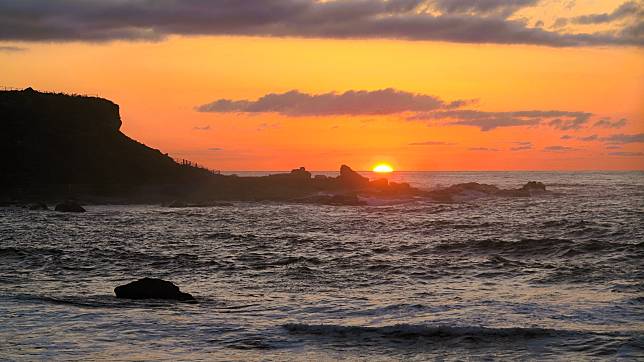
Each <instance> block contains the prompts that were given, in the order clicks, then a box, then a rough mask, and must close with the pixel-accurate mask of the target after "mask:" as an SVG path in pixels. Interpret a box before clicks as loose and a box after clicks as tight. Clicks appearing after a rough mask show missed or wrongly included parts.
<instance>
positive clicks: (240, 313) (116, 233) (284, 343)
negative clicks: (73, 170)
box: [0, 172, 644, 361]
mask: <svg viewBox="0 0 644 362" xmlns="http://www.w3.org/2000/svg"><path fill="white" fill-rule="evenodd" d="M255 174H257V173H255ZM329 174H332V173H329ZM365 175H366V176H370V177H372V176H373V175H371V174H370V173H365ZM390 178H391V180H393V181H407V182H410V183H411V184H412V185H413V186H417V187H421V188H426V189H431V188H435V187H439V186H448V185H451V184H456V183H462V182H470V181H475V182H480V183H489V184H494V185H497V186H499V187H503V188H516V187H520V186H522V185H523V184H525V183H526V182H527V181H530V180H535V181H541V182H544V183H545V184H546V185H547V187H548V190H550V191H551V192H550V193H548V194H545V195H541V196H535V197H530V198H502V197H483V198H471V199H464V200H462V201H459V202H455V203H449V204H445V203H435V202H431V201H430V200H426V199H414V200H377V199H370V200H369V203H370V205H368V206H320V205H304V204H289V203H275V202H236V203H234V205H233V206H217V207H209V208H181V209H172V208H167V207H162V206H159V205H134V206H113V205H111V206H110V205H89V206H87V209H88V212H87V213H84V214H66V213H57V212H53V211H51V212H46V211H29V210H27V209H23V208H17V207H5V208H0V360H148V359H161V360H191V361H195V360H226V361H237V360H239V361H255V360H267V361H271V360H275V361H284V360H298V361H300V360H306V361H325V360H364V361H380V360H382V361H389V360H417V361H425V360H435V359H439V360H565V361H569V360H589V359H592V360H604V359H605V360H636V359H640V360H641V359H643V358H644V307H643V302H644V293H643V292H644V270H643V266H644V262H643V260H644V173H643V172H574V173H570V172H396V173H394V174H392V175H390ZM146 276H147V277H156V278H163V279H166V280H169V281H172V282H174V283H175V284H177V285H178V286H179V287H180V288H181V290H182V291H185V292H189V293H191V294H193V295H194V296H195V297H196V298H197V299H198V301H199V303H197V304H188V303H180V302H168V301H132V300H121V299H116V298H115V296H114V292H113V290H114V287H116V286H117V285H121V284H125V283H127V282H130V281H133V280H136V279H139V278H142V277H146Z"/></svg>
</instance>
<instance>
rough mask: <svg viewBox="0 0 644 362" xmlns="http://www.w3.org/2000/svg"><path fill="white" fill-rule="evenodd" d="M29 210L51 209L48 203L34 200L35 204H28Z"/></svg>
mask: <svg viewBox="0 0 644 362" xmlns="http://www.w3.org/2000/svg"><path fill="white" fill-rule="evenodd" d="M27 208H28V209H29V210H49V207H47V204H45V203H44V202H34V203H33V204H30V205H29V206H27Z"/></svg>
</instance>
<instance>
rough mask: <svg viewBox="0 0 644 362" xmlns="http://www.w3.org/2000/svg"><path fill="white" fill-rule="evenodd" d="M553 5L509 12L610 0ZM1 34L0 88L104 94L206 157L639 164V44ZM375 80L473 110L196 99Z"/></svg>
mask: <svg viewBox="0 0 644 362" xmlns="http://www.w3.org/2000/svg"><path fill="white" fill-rule="evenodd" d="M550 3H553V4H554V5H552V6H550V5H547V4H546V5H543V6H542V7H541V8H535V9H532V10H529V9H528V10H525V11H523V12H520V13H517V14H515V16H516V17H526V18H531V19H535V20H536V19H539V20H543V21H544V22H545V23H546V25H545V26H546V27H547V26H550V25H551V23H554V21H555V20H556V19H557V18H558V17H559V16H562V15H561V14H565V15H566V16H567V17H572V16H575V15H583V14H588V13H609V12H611V11H613V10H614V9H615V8H616V7H617V6H619V5H620V4H621V1H608V2H598V1H594V2H588V1H577V2H576V3H577V5H576V7H574V8H572V9H570V10H569V9H567V8H565V9H564V7H563V5H561V4H558V3H557V4H555V3H556V2H550ZM543 4H545V2H543ZM530 11H532V13H530ZM542 15H543V16H545V18H543V19H541V18H539V17H540V16H542ZM570 26H581V25H575V24H571V25H570ZM584 26H587V25H584ZM588 26H590V25H588ZM0 46H4V47H5V49H11V48H12V47H15V48H20V49H22V50H20V51H7V50H5V51H0V86H11V87H20V88H26V87H28V86H31V87H33V88H34V89H39V90H51V91H64V92H69V93H86V94H98V95H99V96H101V97H104V98H108V99H111V100H113V101H114V102H115V103H117V104H119V106H120V111H121V118H122V121H123V127H122V130H123V132H124V133H126V134H127V135H128V136H130V137H131V138H134V139H136V140H138V141H141V142H143V143H145V144H147V145H149V146H151V147H154V148H157V149H160V150H161V151H162V152H164V153H166V152H167V153H169V154H170V155H172V156H174V157H178V158H185V159H189V160H192V161H194V162H197V163H199V164H202V165H205V166H207V167H209V168H212V169H219V170H233V171H244V170H278V169H283V170H288V169H293V168H296V167H299V166H305V167H306V168H307V169H310V170H337V169H338V168H339V165H341V164H347V165H349V166H351V167H352V168H354V169H362V170H364V169H372V167H373V165H374V164H376V163H380V162H383V161H386V162H389V163H391V164H395V165H396V168H397V169H403V170H410V171H411V170H589V169H621V170H625V169H631V170H632V169H644V143H643V142H642V141H641V138H642V137H644V136H639V135H641V134H644V102H642V99H644V51H643V50H642V48H641V47H637V46H608V45H606V46H597V47H581V46H580V47H551V46H541V45H508V44H467V43H450V42H439V41H405V40H381V39H370V40H365V39H358V40H355V39H353V40H352V39H304V38H297V37H292V38H289V37H284V38H274V37H244V36H189V35H185V36H169V37H168V38H166V39H163V40H160V41H156V42H145V41H108V42H99V43H95V42H62V43H55V42H54V43H52V42H0ZM386 88H395V89H396V90H400V91H405V92H409V93H412V94H423V95H431V96H436V97H438V98H439V99H440V100H442V101H445V102H451V101H454V100H471V101H470V103H468V104H467V105H466V106H464V107H463V108H462V109H466V110H468V111H470V112H471V113H466V114H464V115H463V116H462V117H461V118H458V117H457V116H458V115H457V116H455V117H456V118H452V119H448V120H440V119H432V118H429V119H423V120H418V119H414V118H413V116H415V114H413V113H412V114H410V113H409V112H407V113H405V112H399V113H382V112H380V113H379V109H377V106H379V103H377V102H371V103H368V104H369V105H374V104H375V106H374V110H373V112H371V113H370V112H368V111H367V112H364V113H358V112H353V113H337V112H335V113H334V112H327V113H320V114H314V113H304V114H302V113H300V114H295V115H294V114H293V113H297V112H291V113H289V112H283V113H279V112H263V113H250V112H246V113H244V112H227V113H226V112H197V111H196V110H195V107H196V106H198V105H203V104H207V103H211V102H213V101H215V100H220V99H230V100H243V101H250V102H253V101H255V100H257V99H258V98H260V97H263V96H265V95H270V94H283V93H285V92H289V91H291V90H298V91H299V92H302V93H305V94H307V95H320V94H326V93H331V92H335V93H336V94H340V93H342V92H346V91H350V90H354V91H375V90H382V89H386ZM318 105H319V104H316V106H318ZM294 109H295V111H297V110H298V108H297V107H296V108H294ZM534 110H538V111H542V112H547V111H551V110H558V111H566V112H579V113H583V114H591V115H590V116H589V118H588V119H587V121H586V122H585V123H584V124H583V126H582V127H571V128H567V127H559V128H556V127H554V126H552V125H550V124H549V122H551V121H552V122H556V119H555V118H554V117H553V118H552V119H543V120H540V119H538V118H533V119H530V120H527V121H526V122H525V124H522V125H517V124H514V125H511V126H508V125H503V122H515V123H516V122H523V121H525V119H519V120H518V121H517V119H516V116H515V115H516V113H512V112H519V114H521V113H520V112H529V111H534ZM476 112H487V113H486V114H489V115H490V117H494V115H495V114H496V115H497V116H496V118H497V121H498V122H499V125H498V126H495V127H493V128H486V129H484V128H482V127H477V126H476V125H472V124H471V123H472V122H474V121H476V120H472V119H471V117H473V116H476V114H477V113H476ZM356 113H358V114H356ZM499 114H500V115H501V116H498V115H499ZM468 117H470V118H468ZM622 119H623V120H624V121H621V120H622ZM602 120H604V121H602ZM531 122H532V123H531ZM468 123H470V124H468Z"/></svg>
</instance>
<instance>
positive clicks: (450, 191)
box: [426, 181, 546, 202]
mask: <svg viewBox="0 0 644 362" xmlns="http://www.w3.org/2000/svg"><path fill="white" fill-rule="evenodd" d="M545 192H546V185H544V184H543V183H541V182H538V181H530V182H528V183H527V184H525V185H523V187H521V188H520V189H499V188H498V187H496V186H494V185H487V184H480V183H478V182H468V183H462V184H456V185H452V186H450V187H447V188H444V189H439V190H432V191H429V192H427V194H426V195H427V196H428V197H430V198H431V199H433V200H435V201H438V202H454V201H459V200H465V199H472V198H477V197H485V196H504V197H530V196H532V195H535V194H541V193H545Z"/></svg>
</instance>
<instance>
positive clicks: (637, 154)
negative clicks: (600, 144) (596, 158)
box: [608, 151, 644, 157]
mask: <svg viewBox="0 0 644 362" xmlns="http://www.w3.org/2000/svg"><path fill="white" fill-rule="evenodd" d="M608 154H609V155H610V156H622V157H640V156H644V152H628V151H621V152H609V153H608Z"/></svg>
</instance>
